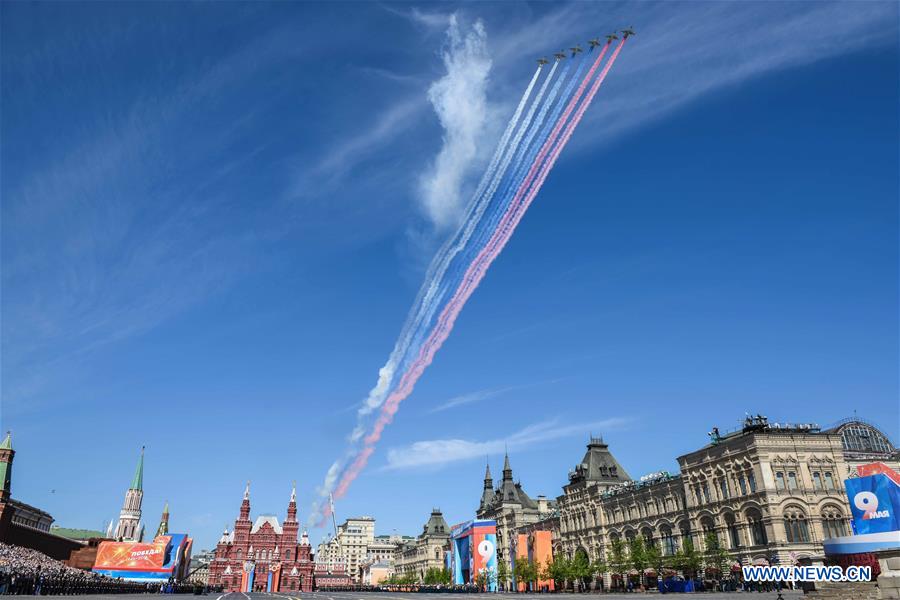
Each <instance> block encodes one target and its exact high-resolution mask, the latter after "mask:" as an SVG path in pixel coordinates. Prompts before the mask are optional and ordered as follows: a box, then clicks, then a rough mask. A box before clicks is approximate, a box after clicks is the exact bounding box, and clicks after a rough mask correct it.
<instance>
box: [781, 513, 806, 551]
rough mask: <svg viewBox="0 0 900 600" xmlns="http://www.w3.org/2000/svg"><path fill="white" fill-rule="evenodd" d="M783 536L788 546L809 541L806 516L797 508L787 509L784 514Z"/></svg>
mask: <svg viewBox="0 0 900 600" xmlns="http://www.w3.org/2000/svg"><path fill="white" fill-rule="evenodd" d="M784 535H785V538H786V539H787V541H788V543H789V544H803V543H806V542H808V541H809V526H808V525H807V523H806V514H805V513H804V512H803V511H802V510H801V509H799V508H796V507H789V508H788V509H787V510H786V511H785V512H784Z"/></svg>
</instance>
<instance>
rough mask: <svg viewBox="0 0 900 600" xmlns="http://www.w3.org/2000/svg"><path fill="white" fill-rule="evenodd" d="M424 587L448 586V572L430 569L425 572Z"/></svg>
mask: <svg viewBox="0 0 900 600" xmlns="http://www.w3.org/2000/svg"><path fill="white" fill-rule="evenodd" d="M422 583H424V584H425V585H450V570H449V569H439V568H437V567H432V568H430V569H428V570H427V571H426V572H425V578H424V580H423V581H422Z"/></svg>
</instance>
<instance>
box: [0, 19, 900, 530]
mask: <svg viewBox="0 0 900 600" xmlns="http://www.w3.org/2000/svg"><path fill="white" fill-rule="evenodd" d="M454 14H455V15H456V27H457V29H456V33H457V34H458V35H460V36H462V37H463V38H464V39H471V36H476V37H478V42H479V44H476V46H477V47H476V48H475V49H474V50H472V48H469V50H470V51H468V52H460V53H459V54H454V53H453V50H452V48H451V49H448V46H447V35H448V27H450V22H451V21H450V16H451V15H454ZM0 16H2V24H0V27H2V42H0V43H2V48H0V49H2V58H0V68H2V71H0V74H2V84H3V85H2V92H0V93H2V96H0V100H2V108H3V110H2V113H0V134H2V142H3V152H2V155H0V168H2V178H0V193H2V198H3V204H2V286H3V287H2V293H3V294H2V338H0V341H2V371H0V373H2V421H3V423H2V427H3V428H4V429H12V430H13V432H14V444H15V447H16V449H17V451H18V454H17V456H16V466H15V474H14V495H15V496H16V497H18V498H21V499H22V500H25V501H27V502H29V503H32V504H36V505H38V506H40V507H42V508H45V509H47V510H48V511H50V512H51V513H52V514H53V515H54V516H55V517H56V519H57V521H58V522H59V523H60V524H62V525H65V526H78V527H100V526H101V524H102V523H104V522H105V521H106V520H108V519H110V518H112V517H114V516H116V514H117V512H118V509H119V507H120V505H121V500H122V496H123V494H124V487H125V486H126V485H127V484H128V482H129V481H130V477H131V474H132V471H133V468H134V462H135V460H136V458H137V454H138V451H139V447H140V446H141V445H142V444H145V445H146V446H147V466H146V471H145V488H146V496H145V504H144V508H145V520H146V521H147V524H148V528H151V527H152V525H153V520H154V519H156V515H157V513H158V512H160V511H161V508H162V504H163V502H164V501H165V500H166V499H168V500H169V501H170V504H171V509H172V524H173V527H174V528H175V529H177V530H185V531H189V532H191V533H192V534H194V536H195V537H196V538H197V539H198V543H199V545H200V546H201V547H202V546H207V545H209V544H211V543H213V542H214V541H215V539H216V537H217V535H218V533H219V532H221V530H222V527H223V526H224V525H225V524H230V523H231V522H233V519H234V517H235V516H236V513H237V508H238V504H239V501H240V496H241V492H242V490H243V485H244V482H245V480H247V479H251V480H252V481H253V483H252V488H253V503H254V513H260V512H275V513H277V514H279V515H280V516H283V513H284V509H285V505H286V503H287V499H288V496H289V493H290V482H291V480H297V482H298V488H299V489H298V493H299V495H300V497H301V502H302V505H301V518H304V517H305V516H308V515H309V503H310V502H311V501H312V500H313V498H314V492H315V488H316V486H318V485H320V484H321V482H322V479H323V476H324V474H325V471H326V469H327V468H328V466H329V465H330V464H331V462H332V461H333V460H334V459H335V458H336V457H337V455H338V454H339V453H340V452H341V450H342V448H343V447H344V443H345V442H344V440H345V438H346V436H347V435H348V434H349V432H350V429H351V428H352V426H353V424H354V422H355V416H354V410H355V407H356V406H357V405H358V403H359V402H360V401H361V400H362V398H363V397H365V395H366V393H367V391H368V390H369V389H370V388H371V386H372V385H373V384H374V382H375V379H376V377H377V369H378V368H379V366H380V365H381V364H383V362H384V359H385V357H386V356H387V354H388V353H389V352H390V349H391V347H392V345H393V343H394V340H395V338H396V335H397V333H398V330H399V328H400V325H401V324H402V322H403V319H404V317H405V315H406V311H407V310H408V308H409V306H410V304H411V302H412V300H413V298H414V296H415V293H416V290H417V288H418V285H419V283H420V282H421V279H422V276H423V273H424V268H425V266H426V265H427V264H428V261H429V260H430V258H431V256H432V254H433V252H434V251H435V249H436V247H437V245H438V244H439V243H440V242H441V241H442V240H443V239H444V237H445V236H446V235H447V234H448V233H449V232H450V231H451V230H452V226H453V223H454V222H455V219H458V217H459V213H460V210H461V209H462V207H463V206H464V205H465V201H466V199H467V194H468V193H470V192H471V190H472V187H473V183H474V182H476V181H477V178H478V175H479V172H480V169H482V168H483V167H484V164H485V159H486V157H487V156H488V155H489V153H490V151H491V150H492V144H493V143H495V142H496V139H497V137H498V135H499V131H500V129H501V128H502V126H503V125H504V123H505V120H506V119H507V118H508V116H509V114H510V113H511V111H512V110H513V108H514V106H515V103H516V102H517V101H518V97H519V95H520V93H521V90H522V89H523V88H524V86H525V84H526V83H527V81H528V78H529V77H530V76H531V73H532V72H533V69H534V62H533V60H534V59H535V58H536V57H538V56H540V55H545V54H549V53H551V52H553V51H555V50H556V49H558V48H560V47H563V46H569V45H571V44H573V43H576V42H584V41H585V40H587V39H588V38H589V37H594V36H596V35H599V34H605V33H606V32H608V31H609V30H611V29H614V28H621V27H623V26H626V25H634V27H635V28H636V29H637V30H638V36H637V37H635V38H634V39H633V40H631V41H632V42H634V43H631V42H629V45H628V46H627V47H626V48H625V50H624V51H623V53H622V56H621V57H620V59H619V61H618V62H617V64H616V67H615V69H614V70H613V72H612V73H611V75H610V77H609V79H608V80H607V83H606V84H605V85H604V87H603V89H602V90H601V93H600V95H599V96H598V98H597V101H596V102H595V104H594V106H592V107H591V110H590V112H589V113H588V115H587V117H586V119H585V122H584V123H583V124H582V125H581V126H580V127H579V130H578V131H577V132H576V135H575V137H574V138H573V140H572V143H571V144H570V145H569V147H568V148H567V149H566V152H565V153H564V155H563V157H562V159H561V160H560V162H559V164H558V165H557V166H556V168H555V169H554V171H553V173H552V174H551V176H550V178H549V179H548V181H547V184H546V185H545V186H544V189H543V191H542V192H541V195H540V196H539V197H538V199H537V201H536V202H535V204H534V206H533V207H532V208H531V210H530V211H529V214H528V215H526V217H525V219H524V220H523V222H522V224H521V225H520V227H519V229H518V230H517V232H516V234H515V236H514V238H513V240H512V242H511V243H510V244H509V246H508V247H507V248H506V249H505V251H504V254H503V255H502V256H501V257H500V259H499V260H498V261H497V262H496V263H495V264H494V266H493V268H492V269H491V271H490V273H489V274H488V276H487V278H486V279H485V281H484V283H483V284H482V285H481V287H480V288H479V289H478V291H477V292H476V293H475V295H474V296H473V297H472V299H471V301H470V302H469V303H468V305H467V306H466V308H465V310H464V311H463V313H462V316H461V318H460V320H459V321H458V323H457V325H456V328H455V330H454V333H453V335H452V336H451V338H450V339H449V341H448V342H447V343H446V345H445V346H444V348H443V349H442V350H441V352H440V353H439V354H438V356H437V358H436V360H435V363H434V364H433V365H432V367H431V368H430V369H429V370H428V372H427V373H426V375H425V376H424V377H423V379H422V380H421V382H420V383H419V385H418V387H417V389H416V392H415V393H414V395H413V396H412V397H411V398H410V399H409V400H408V401H407V402H406V403H404V405H403V408H402V409H401V411H400V413H399V414H398V416H397V419H396V420H395V422H394V424H393V425H392V426H391V427H390V428H389V429H388V430H387V433H386V434H385V438H384V440H383V441H382V444H381V446H380V447H379V450H378V452H377V453H376V455H375V456H374V457H373V460H372V462H371V463H370V466H369V468H368V470H367V471H366V472H365V473H364V474H363V476H362V477H361V478H360V479H359V480H357V482H356V483H355V485H354V487H353V488H352V489H351V491H350V493H349V494H348V496H347V497H346V498H345V499H343V500H342V501H341V502H340V503H339V504H338V507H337V509H338V517H339V518H340V517H342V516H348V515H351V514H360V513H367V514H372V515H374V516H376V517H377V519H378V531H379V532H381V533H392V532H393V531H397V532H398V533H405V534H415V533H417V532H418V531H419V529H420V527H421V525H422V523H423V522H424V521H425V520H426V519H427V516H428V512H429V510H430V509H431V508H432V506H440V507H441V508H442V509H443V510H444V511H445V513H446V515H447V518H448V520H450V521H453V522H455V521H461V520H463V519H466V518H469V517H471V515H472V512H473V511H474V509H475V506H476V504H477V501H478V498H479V495H480V490H481V477H482V475H483V470H484V456H485V455H488V456H490V460H491V463H492V466H493V467H494V470H495V471H497V470H498V469H499V466H500V461H501V460H502V452H503V448H504V447H505V446H508V447H509V449H510V454H511V457H512V464H513V468H514V470H515V472H516V475H517V477H519V478H520V479H521V480H522V482H523V485H524V487H525V489H526V491H528V492H529V493H531V494H532V495H537V494H545V495H548V496H555V495H557V494H559V493H560V491H561V490H560V487H561V485H562V484H563V483H565V481H566V472H567V470H568V469H569V468H570V467H571V466H572V465H574V463H575V462H576V461H577V460H578V459H579V458H580V457H581V454H582V451H583V446H584V443H585V442H586V440H587V436H588V435H589V434H590V433H594V434H598V433H602V434H603V435H604V437H605V438H606V440H607V441H608V442H609V443H610V445H611V448H612V450H613V452H614V453H615V454H616V456H617V457H618V458H619V460H620V461H621V462H622V463H623V465H624V466H625V467H626V468H627V469H628V470H629V472H630V473H631V474H632V475H635V476H637V475H640V474H643V473H646V472H650V471H655V470H658V469H669V470H675V468H676V465H675V460H674V458H675V457H676V456H677V455H678V454H680V453H683V452H687V451H690V450H692V449H695V448H697V447H699V446H700V445H702V444H703V443H705V441H706V437H705V432H707V431H708V430H709V429H710V428H711V427H712V426H714V425H718V426H719V427H720V428H722V429H728V428H731V427H733V426H736V425H737V423H738V421H739V420H740V419H741V418H742V416H743V414H744V412H745V411H753V412H762V413H765V414H768V415H769V416H770V417H771V418H773V419H775V420H779V421H816V422H819V423H821V424H823V425H824V424H828V423H831V422H833V421H835V420H837V419H840V418H842V417H845V416H848V415H851V414H852V413H853V411H854V410H857V411H858V413H859V415H860V416H862V417H865V418H867V419H868V420H870V421H873V422H874V423H876V424H877V425H879V426H881V427H882V428H883V429H884V430H885V431H886V433H888V435H890V436H892V437H893V439H894V440H895V442H896V441H897V440H898V437H900V426H898V420H900V415H898V402H897V398H898V366H897V365H898V350H897V346H898V339H897V332H898V310H897V308H898V275H897V274H898V256H897V248H898V206H897V181H898V160H900V157H898V149H897V139H898V133H900V131H898V115H897V105H898V75H897V73H898V70H900V64H898V62H900V61H898V53H897V47H898V41H900V40H898V28H897V22H898V8H897V5H896V3H889V2H885V3H878V2H867V3H854V4H852V5H851V4H849V3H848V4H827V3H743V4H734V3H724V2H721V3H720V2H717V3H702V2H691V3H666V4H653V3H641V4H629V5H626V4H618V3H603V4H587V3H575V4H557V3H554V4H544V3H540V4H512V3H503V4H490V3H479V4H473V5H456V4H427V5H422V6H416V5H413V4H388V3H384V4H376V3H366V4H352V3H336V4H312V3H303V4H300V3H268V4H267V3H252V4H238V3H227V4H176V3H143V4H134V3H130V4H125V3H122V4H110V3H90V4H77V3H64V4H59V3H55V4H49V3H48V4H40V3H38V4H36V3H28V4H26V3H3V4H2V5H0ZM479 31H480V32H481V33H479ZM479 48H483V49H479ZM442 51H443V52H444V53H447V52H450V54H451V57H450V58H451V59H452V61H455V62H454V65H455V66H456V67H458V69H457V71H456V72H457V73H460V74H461V75H460V76H458V77H455V78H451V80H450V81H449V83H450V84H451V86H452V90H451V91H452V92H453V94H451V95H450V96H449V98H450V99H451V102H452V99H453V98H457V99H458V98H465V99H466V101H467V102H470V103H471V106H472V109H471V110H467V111H459V112H462V113H463V114H455V113H453V111H450V114H451V116H450V117H446V115H447V114H448V113H446V112H445V113H443V114H444V115H445V119H444V120H443V121H441V120H440V119H439V118H438V112H437V111H440V110H445V109H448V108H452V105H449V106H448V105H440V104H436V103H433V102H431V101H430V100H429V95H428V90H429V88H430V86H432V84H433V83H434V82H436V81H441V80H444V81H447V79H446V78H447V77H448V75H447V65H446V64H445V61H444V60H442ZM460 140H462V144H461V145H460ZM454 144H456V145H454ZM466 147H470V148H474V150H472V151H465V149H466ZM460 148H462V150H461V149H460ZM439 156H444V157H447V156H449V157H450V158H449V159H443V160H441V159H438V157H439ZM435 181H440V182H443V183H442V185H441V186H439V188H437V189H436V188H435V186H434V185H433V183H434V182H435ZM312 533H313V538H314V540H318V539H319V538H320V537H321V535H322V531H320V530H317V531H313V532H312Z"/></svg>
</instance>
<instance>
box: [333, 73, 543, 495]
mask: <svg viewBox="0 0 900 600" xmlns="http://www.w3.org/2000/svg"><path fill="white" fill-rule="evenodd" d="M542 70H543V65H539V66H538V67H537V69H535V71H534V75H532V77H531V81H530V82H529V84H528V86H527V87H526V88H525V92H524V93H523V94H522V97H521V99H520V100H519V104H518V106H517V107H516V110H515V112H514V113H513V116H512V117H511V118H510V119H509V122H508V123H507V125H506V129H505V130H504V132H503V134H502V135H501V137H500V141H499V142H498V143H497V148H496V150H495V151H494V155H493V157H492V159H491V162H490V164H489V165H488V168H487V170H486V171H485V174H484V175H483V176H482V179H481V182H480V183H479V185H478V188H477V189H476V191H475V194H474V195H473V200H472V201H471V202H470V203H469V208H468V210H467V214H466V215H465V219H464V220H463V223H464V224H465V226H464V227H461V228H460V229H459V230H458V231H457V233H456V234H455V235H454V236H453V237H452V238H451V239H449V240H448V241H447V242H446V243H445V244H444V246H443V247H442V248H441V249H440V251H439V252H438V253H437V255H436V256H435V258H434V259H433V260H432V263H431V266H430V267H429V270H428V273H427V274H426V277H425V281H424V283H423V285H422V287H421V288H420V289H419V292H418V294H417V296H416V299H415V301H414V302H413V308H412V309H411V310H410V312H409V314H408V315H407V318H406V321H405V322H404V324H403V326H402V328H401V332H400V336H399V337H398V339H397V342H396V343H395V344H394V348H393V349H392V351H391V354H390V355H389V356H388V360H387V362H386V363H385V364H384V366H383V367H382V368H381V369H379V372H378V381H377V383H376V385H375V387H373V388H372V389H371V390H370V391H369V394H368V396H367V397H366V399H365V401H364V402H363V404H362V406H361V407H360V408H359V410H358V411H357V425H356V427H355V428H354V430H353V432H352V433H351V436H350V441H351V443H355V442H357V441H358V440H359V438H360V437H361V436H362V434H363V433H364V420H365V418H366V417H367V416H368V415H369V414H370V413H372V412H373V411H375V410H377V409H378V407H380V406H381V404H382V403H383V402H384V398H385V396H386V394H387V393H388V391H389V390H390V387H391V384H392V383H393V380H394V377H395V374H396V371H397V367H398V364H400V363H401V361H403V359H404V357H405V356H406V355H407V353H408V352H409V348H410V343H411V341H412V339H413V338H414V337H416V334H417V333H418V332H419V331H420V330H422V329H423V327H425V326H427V324H428V323H430V321H431V319H432V318H433V316H434V313H435V312H436V310H437V308H438V307H439V306H440V302H439V301H436V299H435V296H436V295H437V294H438V292H441V295H443V293H446V289H444V290H441V289H440V285H439V284H440V282H441V281H442V280H443V279H444V278H445V275H446V272H447V269H448V268H449V266H450V263H451V261H452V259H453V257H454V256H455V255H456V254H457V253H458V252H459V251H460V249H462V248H463V247H465V245H466V243H467V242H468V239H469V237H470V236H471V234H472V231H473V229H474V228H475V226H476V225H477V223H478V222H479V221H480V220H481V216H482V215H483V213H484V210H485V208H486V207H487V206H488V204H489V201H490V198H491V195H492V194H493V191H491V192H490V193H486V192H487V190H488V188H491V190H493V189H495V188H496V186H497V183H496V182H497V181H499V179H500V177H502V175H503V173H504V172H505V170H506V168H507V166H508V164H509V161H510V159H511V157H512V156H513V154H514V153H515V149H516V147H517V145H518V143H519V140H520V139H521V136H522V133H523V132H524V131H525V130H526V129H527V127H528V124H529V122H530V121H531V117H532V114H533V109H532V110H530V111H529V113H528V115H527V116H526V118H525V119H523V120H522V122H521V125H520V129H521V132H520V133H518V134H517V135H516V138H515V139H514V140H513V142H512V143H510V137H511V136H512V135H513V132H515V131H516V126H517V124H519V120H520V118H521V116H522V113H523V112H524V110H525V107H526V106H527V104H528V100H529V98H530V97H531V93H532V91H533V89H534V86H535V84H536V83H537V80H538V78H539V76H540V74H541V72H542ZM555 70H556V64H555V63H554V65H553V67H552V68H551V69H550V73H549V74H548V76H547V81H550V80H551V79H552V78H553V74H554V72H555ZM543 89H546V83H545V85H543V86H542V92H541V94H543ZM537 102H538V100H535V101H534V102H533V104H537ZM501 160H502V162H501ZM498 163H499V164H498ZM437 300H440V297H438V298H437ZM418 337H421V336H418ZM354 454H355V451H354V450H353V449H352V448H349V449H348V451H347V452H346V453H345V455H344V457H343V458H339V459H338V460H336V461H335V462H334V463H333V464H332V465H331V467H330V468H329V470H328V473H327V475H326V478H325V481H324V482H323V485H322V487H321V488H320V495H322V497H323V498H324V497H325V496H327V494H328V493H329V492H330V491H331V489H332V488H333V486H334V483H335V481H336V480H337V477H338V476H340V474H341V470H342V467H343V466H344V463H345V462H346V461H347V460H350V459H352V458H353V456H354Z"/></svg>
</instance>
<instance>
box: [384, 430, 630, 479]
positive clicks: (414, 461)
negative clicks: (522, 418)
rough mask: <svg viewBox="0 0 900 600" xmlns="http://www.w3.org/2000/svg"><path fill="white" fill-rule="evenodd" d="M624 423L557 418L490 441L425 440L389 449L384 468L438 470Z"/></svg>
mask: <svg viewBox="0 0 900 600" xmlns="http://www.w3.org/2000/svg"><path fill="white" fill-rule="evenodd" d="M627 423H628V421H627V420H626V419H623V418H611V419H604V420H601V421H593V422H590V423H579V424H577V425H561V424H560V421H559V419H553V420H549V421H544V422H541V423H535V424H533V425H529V426H528V427H525V428H524V429H521V430H519V431H516V432H515V433H512V434H511V435H509V436H507V437H504V438H498V439H492V440H480V441H479V440H463V439H443V440H424V441H419V442H414V443H412V444H410V445H409V446H404V447H402V448H392V449H390V450H388V453H387V464H386V465H385V466H384V469H386V470H401V469H414V468H419V467H431V468H438V467H442V466H444V465H447V464H450V463H454V462H460V461H464V460H471V459H473V458H482V457H484V456H485V455H488V454H497V453H500V452H503V450H504V449H506V448H508V449H512V450H522V449H525V448H529V447H532V446H535V445H538V444H542V443H545V442H549V441H553V440H557V439H560V438H564V437H568V436H571V435H579V434H585V433H588V432H591V431H610V430H613V429H621V428H622V427H624V426H626V425H627Z"/></svg>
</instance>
